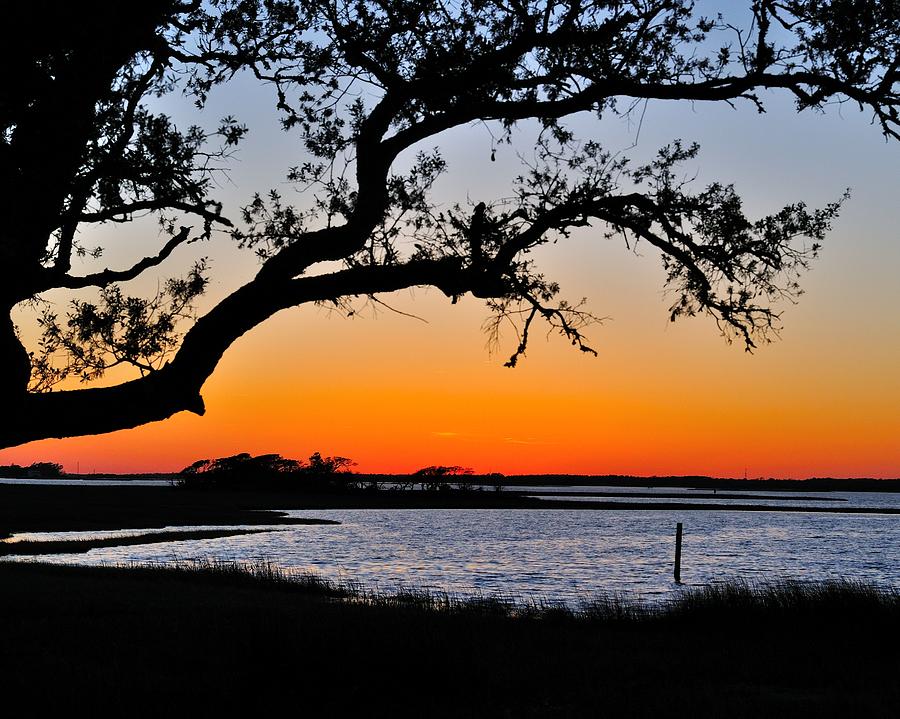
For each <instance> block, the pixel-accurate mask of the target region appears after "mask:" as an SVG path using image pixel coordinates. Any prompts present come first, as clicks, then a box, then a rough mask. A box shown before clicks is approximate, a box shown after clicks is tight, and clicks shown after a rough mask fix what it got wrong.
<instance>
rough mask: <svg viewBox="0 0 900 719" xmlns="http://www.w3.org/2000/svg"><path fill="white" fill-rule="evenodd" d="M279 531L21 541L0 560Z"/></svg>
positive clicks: (1, 546)
mask: <svg viewBox="0 0 900 719" xmlns="http://www.w3.org/2000/svg"><path fill="white" fill-rule="evenodd" d="M303 523H304V524H337V522H329V521H326V520H324V519H310V520H306V521H305V522H303ZM271 531H279V530H271V529H194V530H185V531H179V530H172V531H169V532H154V533H143V534H132V535H129V536H126V537H105V538H102V539H61V540H57V541H39V542H32V541H22V542H9V543H5V542H0V557H4V556H17V557H23V556H25V557H27V556H34V555H38V554H81V553H84V552H89V551H90V550H92V549H100V548H102V547H130V546H133V545H137V544H157V543H159V542H177V541H181V540H187V539H221V538H222V537H237V536H240V535H242V534H259V533H260V532H271Z"/></svg>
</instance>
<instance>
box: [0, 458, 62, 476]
mask: <svg viewBox="0 0 900 719" xmlns="http://www.w3.org/2000/svg"><path fill="white" fill-rule="evenodd" d="M65 474H66V473H65V472H64V471H63V466H62V465H61V464H57V463H56V462H34V463H32V464H30V465H28V466H27V467H23V466H21V465H18V464H4V465H0V477H4V478H6V479H58V478H60V477H64V476H65Z"/></svg>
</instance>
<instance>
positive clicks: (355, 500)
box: [0, 485, 900, 538]
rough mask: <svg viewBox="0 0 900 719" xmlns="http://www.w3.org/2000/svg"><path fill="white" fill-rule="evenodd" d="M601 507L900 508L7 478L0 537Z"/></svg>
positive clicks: (0, 499)
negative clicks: (320, 512)
mask: <svg viewBox="0 0 900 719" xmlns="http://www.w3.org/2000/svg"><path fill="white" fill-rule="evenodd" d="M357 508H360V509H427V508H439V509H454V508H456V509H473V508H500V509H516V508H518V509H582V510H585V509H596V510H609V509H612V510H616V511H624V510H629V509H637V510H641V511H652V510H660V511H664V510H671V509H677V510H678V511H683V512H687V511H696V510H717V511H723V510H724V511H766V512H774V511H786V512H798V511H807V512H849V513H869V512H874V513H882V514H898V513H900V510H897V509H883V508H876V509H868V508H865V507H849V506H846V505H845V504H843V503H831V502H829V503H828V504H827V505H826V506H812V504H811V503H810V506H803V507H790V506H773V507H769V506H762V505H753V504H747V505H743V504H741V505H738V504H732V505H728V506H723V505H722V504H715V503H712V502H705V503H704V502H700V501H697V502H693V503H675V502H673V503H664V502H660V503H654V504H652V505H651V504H642V503H639V502H635V503H627V502H609V501H607V502H604V501H577V500H572V501H565V500H559V501H556V500H554V501H544V500H541V499H535V498H530V497H526V496H522V495H517V494H514V493H506V492H492V491H459V492H457V491H453V492H420V491H415V492H412V491H391V490H380V491H365V490H361V491H357V492H353V493H343V494H331V495H330V494H304V493H302V492H278V491H253V490H228V489H211V490H189V489H181V488H176V487H141V486H134V487H127V486H126V487H103V486H46V485H0V538H3V537H5V536H9V535H10V534H14V533H16V532H53V531H92V530H106V529H159V528H162V527H166V526H207V525H208V526H221V525H235V524H243V525H262V524H295V523H298V522H299V523H302V522H304V521H306V520H302V519H301V520H291V519H287V518H285V517H284V516H283V514H282V512H281V511H278V510H288V509H299V510H310V511H314V510H316V509H357Z"/></svg>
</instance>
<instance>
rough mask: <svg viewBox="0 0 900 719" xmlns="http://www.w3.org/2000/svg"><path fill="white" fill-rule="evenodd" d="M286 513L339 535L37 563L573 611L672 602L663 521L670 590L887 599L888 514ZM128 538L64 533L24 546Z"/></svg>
mask: <svg viewBox="0 0 900 719" xmlns="http://www.w3.org/2000/svg"><path fill="white" fill-rule="evenodd" d="M828 497H829V498H830V500H831V501H829V502H803V504H804V505H821V506H835V504H837V503H840V504H843V505H844V506H848V505H855V506H873V507H887V506H898V505H900V496H897V495H894V494H874V493H829V494H828ZM786 499H787V498H786ZM838 500H843V501H842V502H838ZM650 501H652V500H650ZM739 501H741V502H742V503H749V502H750V501H751V500H739ZM760 503H761V501H760ZM778 503H779V504H784V503H785V502H778ZM289 514H290V515H291V516H296V517H303V516H306V517H320V518H323V519H334V520H338V521H340V522H341V523H342V524H341V525H339V526H293V527H289V528H287V529H286V530H284V529H283V530H282V531H272V532H266V533H263V534H255V535H246V536H238V537H227V538H222V539H206V540H194V541H185V542H167V543H160V544H148V545H138V546H131V547H113V548H106V549H97V550H92V551H90V552H88V553H86V554H75V555H48V556H45V557H40V558H39V559H40V560H42V561H43V560H46V561H53V562H77V563H85V564H102V563H122V562H167V561H186V560H191V559H209V558H218V559H228V560H231V559H236V560H246V561H251V560H256V559H266V560H270V561H273V562H275V563H277V564H279V565H281V566H282V567H285V568H287V569H289V570H292V571H298V572H307V571H312V572H316V573H318V574H321V575H323V576H326V577H330V578H335V579H349V580H355V581H359V582H361V583H362V584H363V585H365V586H367V587H369V588H376V589H381V590H388V591H389V590H392V589H396V588H398V587H403V586H407V587H409V586H415V587H428V588H433V589H438V590H443V591H448V592H451V593H455V594H461V595H471V594H500V595H504V596H510V597H514V598H517V599H520V600H528V599H532V598H533V599H543V600H562V601H566V602H569V603H572V604H575V603H577V602H579V601H581V600H584V599H589V598H590V596H591V595H592V594H596V593H608V592H624V593H627V594H630V595H632V596H639V597H643V598H646V599H654V598H659V597H663V596H665V595H666V594H668V593H670V592H672V591H673V590H674V589H675V585H674V584H673V582H672V580H671V576H672V560H673V554H674V529H675V523H676V522H677V521H682V522H684V533H685V534H684V547H683V560H682V580H683V581H684V582H685V583H686V584H705V583H709V582H714V581H720V580H725V579H732V578H738V577H740V578H744V579H749V580H763V581H772V580H778V579H785V578H793V579H801V580H819V579H825V578H837V577H846V578H852V579H861V580H866V581H871V582H876V583H880V584H884V585H893V586H898V587H900V562H898V559H900V516H897V515H852V514H821V513H820V514H814V513H801V512H765V511H762V512H734V511H718V510H715V511H687V510H684V511H682V510H678V511H675V510H662V511H660V510H647V511H644V510H629V511H615V510H609V511H593V510H328V511H314V512H311V511H302V512H301V511H295V512H290V513H289ZM127 533H129V532H99V533H83V532H69V533H61V534H60V533H57V534H52V535H51V534H35V535H28V538H30V539H57V538H84V537H88V536H116V535H118V534H127ZM131 533H133V532H131ZM19 537H21V538H25V535H19Z"/></svg>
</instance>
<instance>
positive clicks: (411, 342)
mask: <svg viewBox="0 0 900 719" xmlns="http://www.w3.org/2000/svg"><path fill="white" fill-rule="evenodd" d="M226 99H227V98H226ZM223 102H224V100H223ZM215 112H216V108H213V110H212V113H215ZM256 119H259V118H256ZM251 127H253V123H251ZM592 131H596V130H592ZM629 132H632V130H631V129H629V128H627V127H625V126H624V125H613V126H612V127H611V128H609V130H608V134H609V135H610V136H611V138H612V142H613V143H619V144H620V145H627V141H628V140H629ZM677 136H683V137H685V138H686V139H697V140H699V141H700V142H701V144H703V145H704V148H705V149H704V151H703V154H702V155H701V158H700V160H699V162H698V163H697V168H699V170H698V171H699V174H700V176H699V178H698V182H700V183H706V182H710V181H712V180H714V179H723V180H733V181H735V183H736V185H737V188H738V190H739V191H741V192H743V193H744V195H745V197H746V199H747V206H748V208H749V212H750V213H751V214H755V213H756V212H764V211H771V210H775V209H777V207H778V206H780V204H785V203H787V202H791V201H794V200H797V199H805V200H807V201H809V202H810V203H811V204H814V205H815V204H821V203H823V202H825V201H828V200H830V199H833V198H835V197H836V196H838V195H839V194H840V192H841V191H842V190H843V188H844V187H847V186H851V187H852V188H853V199H852V201H851V203H850V204H849V205H848V207H847V208H846V210H845V211H844V213H843V215H842V217H841V219H840V221H839V223H838V224H837V226H836V228H835V232H834V234H833V235H832V236H831V237H830V238H829V240H828V242H827V243H826V246H825V249H824V253H823V256H822V258H821V260H820V261H818V262H817V263H816V265H815V266H814V269H813V271H812V272H811V273H810V274H809V275H808V276H807V277H806V279H805V281H804V287H805V288H806V289H807V294H806V295H805V296H804V297H803V298H801V302H800V304H799V305H798V306H797V307H788V308H787V310H786V312H785V331H784V333H783V337H782V339H781V340H780V341H778V342H776V343H774V344H772V345H768V346H764V347H761V348H760V350H759V351H758V352H757V353H756V354H754V355H747V354H745V353H744V352H743V351H742V349H741V348H740V347H738V346H728V345H727V344H725V342H724V341H723V340H722V339H721V338H720V337H719V336H718V334H717V331H716V328H715V326H714V325H713V324H712V322H711V321H708V320H706V319H694V320H685V321H683V322H679V323H677V324H675V325H671V324H669V323H667V321H666V307H667V305H666V298H665V296H664V294H663V292H662V280H663V275H662V271H661V269H660V268H659V262H658V259H657V258H656V257H655V255H654V254H653V253H652V252H650V251H649V249H646V250H643V251H642V254H643V256H635V255H634V254H631V253H629V252H628V251H626V250H625V249H624V247H622V246H621V245H620V244H619V243H616V242H614V241H606V240H603V239H602V237H601V233H600V232H594V233H591V232H582V233H580V234H579V235H577V236H576V237H574V238H573V240H572V241H571V242H569V243H566V244H565V245H564V246H563V245H560V246H556V247H554V248H551V249H549V250H547V251H546V252H545V253H544V255H543V257H542V262H543V266H544V267H545V269H546V270H547V273H548V275H551V276H553V277H554V278H557V279H559V280H560V281H561V284H562V286H563V288H564V291H565V295H566V296H567V297H569V298H572V299H576V300H577V299H579V298H581V297H582V296H587V297H588V298H589V299H590V307H591V308H592V310H593V311H594V312H595V313H596V314H599V315H604V316H609V317H610V318H611V319H610V320H609V321H608V322H606V323H605V324H603V325H602V326H599V327H594V328H592V330H591V331H590V333H589V334H590V338H591V340H592V344H593V345H594V346H595V347H596V348H597V349H598V350H599V352H600V356H599V357H597V358H592V357H589V356H586V355H582V354H581V353H579V352H577V351H575V350H573V349H572V348H571V347H569V346H568V345H567V344H566V343H565V342H563V341H561V340H559V339H558V338H555V337H554V338H551V339H550V340H549V341H547V342H545V341H544V338H543V336H542V334H541V333H540V332H537V333H535V336H534V342H533V345H532V348H531V349H530V350H529V352H528V356H527V359H526V360H525V361H524V362H522V364H521V366H520V367H519V368H517V369H515V370H509V369H506V368H504V367H503V366H502V365H503V361H504V359H505V357H506V356H507V355H508V354H509V352H510V351H511V348H512V345H511V344H510V342H511V340H510V338H507V344H506V345H504V353H502V354H498V355H490V354H489V353H488V351H487V349H486V348H485V336H484V334H483V333H482V332H481V329H480V326H481V322H482V321H483V320H484V318H485V316H486V312H485V310H484V308H483V306H482V305H481V304H480V303H479V302H477V301H474V300H465V301H463V302H462V303H461V304H460V305H457V306H451V305H450V304H449V302H448V301H447V300H446V299H445V298H443V296H441V295H440V293H439V292H437V291H434V290H430V291H429V290H416V291H415V292H403V293H398V295H396V296H393V297H390V298H386V299H387V300H388V301H389V302H390V303H391V304H393V305H394V306H396V307H398V308H400V309H402V310H404V311H409V312H415V313H416V314H417V315H419V316H421V317H422V318H424V319H426V320H427V323H426V322H422V321H418V320H416V319H411V318H408V317H403V316H400V315H397V314H393V313H391V312H388V311H384V310H382V311H380V312H379V313H378V314H377V315H374V316H373V313H371V312H363V313H362V316H361V317H359V318H355V319H352V320H347V319H343V318H340V317H337V316H329V315H328V314H327V313H326V312H324V311H323V310H321V309H317V308H315V307H304V308H301V309H296V310H291V311H287V312H283V313H281V314H280V315H278V316H277V317H275V318H273V319H271V320H270V321H269V322H268V323H266V324H265V325H263V326H261V327H259V328H257V329H256V330H255V331H254V332H252V333H251V334H250V335H249V336H247V337H245V338H243V339H242V340H240V341H239V342H238V343H237V344H236V345H235V346H234V347H233V348H232V349H231V350H230V351H229V352H228V354H227V355H226V356H225V357H224V359H223V360H222V363H221V364H220V366H219V369H218V371H217V373H216V374H215V375H214V376H213V378H212V379H211V380H210V381H209V382H208V383H207V386H206V388H205V391H204V393H203V394H204V397H205V399H206V405H207V408H208V412H207V415H206V416H205V417H202V418H200V417H196V416H194V415H189V414H185V413H182V414H181V415H178V416H176V417H174V418H172V419H171V420H168V421H165V422H161V423H156V424H154V425H150V426H147V427H143V428H139V429H135V430H129V431H124V432H117V433H114V434H110V435H106V436H100V437H87V438H76V439H69V440H63V441H44V442H35V443H31V444H29V445H25V446H23V447H18V448H13V449H8V450H4V451H0V463H10V462H18V463H30V462H32V461H38V460H53V461H59V462H62V463H63V464H64V465H65V467H66V469H67V470H69V471H76V470H77V469H80V470H81V471H83V472H86V471H94V470H97V471H110V472H131V471H169V470H177V469H179V468H181V467H183V466H185V465H187V464H189V463H190V462H192V461H194V460H196V459H198V458H203V457H213V456H223V455H228V454H234V453H236V452H240V451H248V452H251V453H262V452H278V453H281V454H284V455H288V456H293V457H305V456H308V455H309V454H310V453H312V452H314V451H320V452H322V453H323V454H340V455H344V456H348V457H351V458H352V459H354V460H356V461H357V462H358V465H359V466H358V468H359V469H360V470H361V471H411V470H415V469H417V468H419V467H421V466H424V465H429V464H461V465H464V466H469V467H473V468H474V469H476V470H478V471H501V472H506V473H514V472H516V473H518V472H536V473H540V472H564V473H597V474H606V473H625V474H638V475H651V474H687V473H691V474H694V473H697V474H711V475H720V476H743V474H744V473H745V471H746V473H747V474H748V475H749V476H775V477H808V476H838V477H841V476H875V477H896V476H900V409H898V408H900V371H898V370H900V313H898V312H897V309H898V307H900V289H898V284H900V283H898V282H897V276H898V271H900V249H898V248H900V245H898V243H897V241H896V239H897V227H900V208H898V206H897V204H896V201H895V195H896V189H897V187H898V184H897V181H898V179H900V173H898V169H897V168H898V167H900V163H898V162H897V160H898V153H900V147H898V146H897V145H896V143H895V144H891V145H888V144H885V143H884V142H883V140H882V139H881V137H880V136H879V135H878V133H877V131H876V129H875V128H873V127H870V126H869V125H868V122H867V119H866V118H864V117H860V116H856V115H852V114H851V115H848V116H844V117H840V116H837V115H836V114H830V115H828V116H826V117H817V116H814V115H807V116H803V117H800V118H797V117H796V116H795V115H794V114H793V112H792V110H791V109H790V107H789V104H785V105H784V106H778V105H777V104H776V107H775V108H774V109H773V110H771V111H770V113H769V115H766V116H762V117H760V116H757V115H756V114H755V113H753V112H747V111H738V112H732V111H730V110H727V109H723V108H714V107H709V106H708V107H700V108H699V109H698V108H696V107H695V108H690V107H677V108H676V107H673V106H665V107H663V106H661V105H660V106H651V108H650V110H649V111H648V113H647V115H646V118H645V121H644V127H643V129H642V135H641V142H640V146H639V148H638V150H639V151H643V152H644V153H645V154H647V153H651V152H653V151H654V150H655V148H656V147H658V146H659V145H660V144H663V143H665V142H666V141H667V140H669V139H671V138H672V137H677ZM251 139H253V137H252V136H251ZM631 139H633V138H631ZM254 142H256V143H257V144H255V145H254V144H253V143H252V142H250V141H248V146H247V147H245V148H244V149H243V150H242V155H241V158H242V159H241V162H242V163H243V166H242V167H241V168H240V172H236V173H235V176H234V177H233V179H234V180H235V185H234V187H231V188H229V189H228V192H229V193H232V194H231V196H230V197H231V200H232V201H231V202H230V207H232V208H234V207H236V206H237V205H239V204H240V202H241V201H242V200H243V199H245V198H246V197H247V196H248V195H249V193H250V192H251V191H252V190H254V189H265V188H266V187H268V186H270V185H271V184H275V183H277V182H278V178H279V176H280V169H278V168H279V167H280V166H279V163H278V162H277V158H278V157H279V156H280V155H283V154H284V153H285V152H286V146H285V145H283V144H279V143H284V142H286V140H283V139H281V137H280V136H278V135H276V134H275V131H274V130H266V129H265V127H263V130H262V132H261V133H257V135H256V140H254ZM447 143H448V147H447V150H448V157H450V159H451V168H450V169H451V174H450V175H449V176H448V178H447V179H446V181H445V182H444V184H443V185H442V186H441V188H440V192H442V193H444V194H445V195H446V196H447V197H448V199H463V200H464V199H465V197H466V194H467V193H468V194H469V195H470V196H471V197H472V198H474V199H476V200H477V199H482V197H487V199H491V196H500V195H502V194H504V187H508V178H509V176H510V174H512V173H513V172H514V171H515V169H514V161H515V157H514V156H513V153H512V152H511V151H510V152H509V153H508V155H507V156H506V157H501V158H499V159H500V161H499V162H497V163H494V164H491V163H489V162H487V161H486V160H487V154H488V151H489V150H488V151H486V150H485V148H486V147H488V148H489V138H487V140H486V139H485V135H484V133H483V132H479V131H478V130H477V129H473V130H467V131H465V132H460V133H457V134H456V135H453V136H451V137H450V138H449V139H448V140H447ZM290 148H294V145H290ZM504 161H506V162H504ZM291 164H293V163H291ZM473 168H474V169H473ZM266 183H268V184H266ZM488 193H490V196H488ZM228 207H229V203H226V211H227V209H228ZM115 231H117V232H119V233H121V229H120V228H116V230H115ZM98 237H102V238H104V242H109V241H110V240H112V246H111V247H110V250H109V251H108V252H107V254H106V256H105V258H104V263H105V264H110V265H117V264H120V261H121V263H124V262H125V260H124V259H123V258H125V257H126V256H130V255H128V252H131V251H133V248H132V250H119V249H117V247H116V246H115V242H114V235H111V234H108V233H107V234H103V233H100V234H98ZM151 240H152V238H150V239H147V240H146V242H150V241H151ZM219 242H220V243H223V245H224V244H226V240H225V239H224V238H222V239H221V240H219ZM191 248H192V249H190V250H189V249H188V248H182V249H180V250H179V252H177V253H176V254H175V256H173V258H171V259H170V264H168V265H167V266H166V267H165V268H164V269H163V270H162V271H161V272H160V273H159V275H158V276H160V277H165V276H169V275H171V274H176V273H178V272H179V271H182V270H183V268H184V267H186V266H188V264H189V262H190V260H191V258H192V256H193V255H192V254H191V253H192V252H196V249H195V248H196V246H193V245H192V246H191ZM138 249H140V247H139V248H138ZM144 250H145V251H146V245H145V246H144ZM200 251H203V252H206V253H207V254H210V256H211V257H212V259H213V263H214V264H213V266H214V269H215V270H216V271H217V274H216V275H215V283H214V285H213V287H212V289H211V298H214V297H216V296H220V295H221V294H222V293H224V292H226V291H227V290H228V289H229V288H232V287H234V286H236V284H237V283H238V282H240V278H241V276H246V274H247V272H249V271H252V268H253V266H254V260H253V259H252V257H250V256H249V255H248V256H246V257H244V258H243V259H242V258H240V257H238V255H237V253H236V251H235V250H233V249H231V248H225V247H217V248H212V250H211V249H210V248H209V247H205V248H201V249H200ZM156 280H157V276H154V277H152V278H148V279H147V280H146V281H145V282H147V283H152V284H153V285H155V282H156ZM23 332H24V333H25V335H26V337H28V336H31V335H29V334H28V330H27V329H26V328H23Z"/></svg>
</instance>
